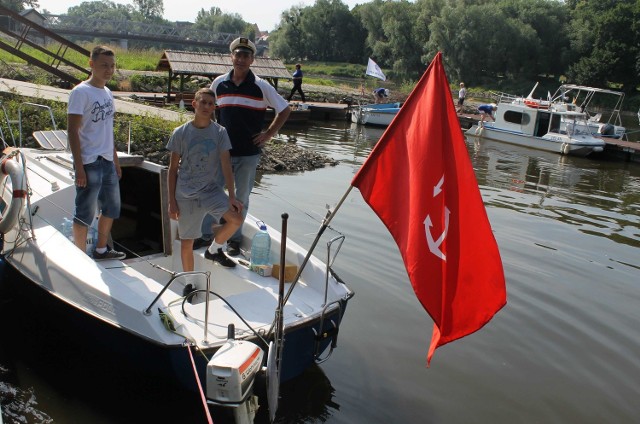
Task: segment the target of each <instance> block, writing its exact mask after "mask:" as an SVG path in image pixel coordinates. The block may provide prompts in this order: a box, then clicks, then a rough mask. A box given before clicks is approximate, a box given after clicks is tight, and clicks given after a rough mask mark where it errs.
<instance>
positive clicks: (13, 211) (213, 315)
mask: <svg viewBox="0 0 640 424" xmlns="http://www.w3.org/2000/svg"><path fill="white" fill-rule="evenodd" d="M34 138H35V140H37V141H38V143H39V144H40V147H38V148H23V147H21V146H13V147H10V146H8V145H7V143H4V147H5V149H4V152H3V155H2V158H1V161H0V163H1V167H0V169H1V174H0V175H1V178H0V187H1V188H2V190H1V192H0V195H1V198H0V203H1V205H0V211H1V212H0V218H1V219H0V255H1V256H2V257H3V259H4V261H5V262H6V263H7V264H8V265H9V266H10V267H12V268H13V269H14V270H15V271H17V272H18V273H19V274H20V275H22V276H23V277H25V278H24V280H25V281H26V282H28V283H27V284H21V286H22V287H17V289H20V290H24V291H25V292H27V293H30V294H29V295H27V296H26V299H28V300H29V303H27V304H25V305H24V308H25V311H28V310H29V308H36V307H38V306H37V305H36V303H35V301H34V302H33V304H31V300H32V299H35V298H36V297H37V298H39V299H43V303H45V304H48V305H52V306H54V307H55V309H56V310H64V311H65V314H68V315H70V316H72V317H73V318H72V321H73V322H77V323H78V326H79V327H82V328H83V329H84V330H88V331H83V332H79V333H78V334H81V333H82V334H85V335H86V334H89V336H88V337H87V339H86V341H85V342H86V343H88V344H92V345H95V344H101V345H102V344H104V346H105V347H108V348H109V349H111V348H113V349H114V350H115V351H117V353H118V354H119V355H122V356H124V357H125V358H126V359H127V361H130V362H131V363H133V364H136V366H139V367H140V368H142V369H146V370H148V371H149V372H150V373H153V374H154V375H163V376H166V378H169V379H172V381H175V382H176V384H179V385H180V386H181V387H185V388H187V389H190V390H195V391H198V387H202V389H201V392H204V393H203V396H204V397H206V401H207V403H208V404H209V405H227V406H229V405H231V406H235V407H236V409H242V408H245V407H246V409H247V410H249V409H251V407H252V406H251V404H250V401H249V399H250V398H252V396H251V393H250V392H251V390H250V389H251V386H252V384H253V383H252V381H253V378H254V377H255V376H256V375H257V374H260V373H265V372H266V374H267V380H268V381H270V383H269V385H270V386H271V388H270V391H269V397H270V399H271V398H272V397H273V395H272V394H271V393H272V390H276V395H275V398H276V399H277V386H278V382H279V381H284V380H288V379H291V378H293V377H295V376H297V375H299V374H301V373H302V372H303V371H304V370H305V369H307V368H308V367H310V366H311V365H313V364H315V363H321V362H323V361H325V360H326V359H327V358H328V357H329V356H330V355H331V353H332V351H333V348H334V347H335V346H336V342H337V336H338V329H339V326H340V324H341V322H342V318H343V316H344V313H345V309H346V306H347V303H348V301H349V300H350V299H351V297H352V296H353V292H352V291H351V290H350V289H349V288H348V287H347V286H346V284H345V283H344V282H343V281H341V280H340V278H339V277H338V276H337V275H336V274H335V272H334V271H333V270H332V268H331V263H332V262H333V259H334V258H335V255H336V254H337V251H338V250H339V249H340V246H341V244H342V242H343V241H344V236H340V237H336V238H334V239H332V240H331V241H329V242H328V243H326V246H327V247H326V249H327V251H326V252H324V255H325V256H324V257H326V258H331V259H330V260H329V262H328V263H324V262H322V261H321V260H319V259H318V258H316V257H315V256H313V255H312V254H311V252H312V250H313V248H314V247H315V245H316V244H317V242H318V240H319V237H320V234H321V233H322V231H321V232H319V235H318V237H317V238H316V240H315V241H314V244H313V245H312V246H311V248H310V249H309V250H306V249H304V248H302V247H301V246H299V245H298V244H296V243H295V242H294V241H292V240H289V239H287V238H286V237H285V238H283V237H282V235H281V234H280V232H278V231H277V230H275V229H274V228H273V227H272V226H269V228H268V233H269V235H270V238H271V253H270V255H271V258H272V259H275V261H274V262H275V263H274V264H273V268H274V269H276V268H280V269H284V270H285V272H284V281H281V280H280V279H279V278H278V277H280V274H281V273H280V272H278V271H277V270H275V271H273V276H271V274H270V273H269V272H266V268H265V269H261V270H260V272H256V271H257V270H252V269H251V268H250V266H249V261H248V254H247V251H248V250H249V249H250V244H251V239H252V237H253V235H254V234H255V233H256V232H257V231H258V226H257V218H255V217H253V216H251V215H247V219H246V221H245V225H244V230H243V241H242V243H241V246H240V249H241V252H242V253H243V256H244V255H247V257H243V256H239V257H236V258H232V260H233V261H234V262H235V263H236V266H235V267H234V268H223V267H221V266H218V265H217V264H214V263H213V262H212V261H209V260H207V259H206V258H205V256H204V253H205V248H200V249H198V250H196V251H194V256H195V271H193V272H183V270H182V267H181V258H180V240H179V238H178V234H177V222H176V221H172V220H170V219H169V215H168V205H167V201H168V200H167V196H166V192H167V186H166V182H167V172H168V171H167V168H166V167H165V166H161V165H157V164H154V163H151V162H148V161H146V160H144V158H143V157H141V156H132V155H128V154H125V153H119V154H118V156H119V160H120V165H121V168H122V179H121V183H120V190H121V199H122V211H121V217H120V218H119V219H117V220H115V221H114V225H113V228H112V233H111V235H110V236H111V239H112V242H113V244H114V247H115V248H117V250H120V251H124V252H126V254H127V257H126V258H125V259H122V260H104V261H95V260H93V259H92V258H91V257H89V256H88V255H87V254H86V252H85V251H84V250H81V249H78V248H77V247H76V246H75V244H74V243H73V242H72V241H71V240H70V239H69V234H68V228H69V227H68V223H69V221H68V219H69V218H71V217H72V215H73V214H72V210H73V205H74V198H75V193H76V190H75V184H74V170H73V161H72V157H71V153H70V151H69V149H68V146H67V144H68V143H67V139H66V132H64V131H60V130H57V131H37V132H36V133H34ZM3 142H4V140H3ZM65 224H67V225H66V226H65ZM283 224H284V223H283ZM285 228H286V227H285ZM321 229H324V228H321ZM283 233H285V234H286V232H284V231H283ZM274 277H275V278H274ZM188 284H192V285H193V286H195V287H196V289H197V290H196V291H194V292H188V290H185V288H186V287H187V285H188ZM285 292H286V294H285ZM52 319H55V318H54V317H52ZM192 363H193V365H192ZM274 369H275V370H276V371H274ZM194 370H195V372H194ZM234 379H235V380H234ZM232 380H233V381H232ZM274 385H275V386H276V388H275V389H273V386H274ZM232 388H233V389H232ZM201 394H202V393H201ZM247 402H249V403H247ZM245 404H246V406H245ZM270 409H271V407H270ZM274 413H275V412H274Z"/></svg>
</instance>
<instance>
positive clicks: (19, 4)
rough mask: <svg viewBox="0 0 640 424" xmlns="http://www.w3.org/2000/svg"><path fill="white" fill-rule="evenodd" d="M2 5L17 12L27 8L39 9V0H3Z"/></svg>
mask: <svg viewBox="0 0 640 424" xmlns="http://www.w3.org/2000/svg"><path fill="white" fill-rule="evenodd" d="M2 5H3V6H4V7H6V8H7V9H11V10H13V11H15V12H22V11H23V10H25V9H27V8H29V7H30V8H33V9H38V8H39V7H40V6H39V5H38V0H2Z"/></svg>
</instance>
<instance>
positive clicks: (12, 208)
mask: <svg viewBox="0 0 640 424" xmlns="http://www.w3.org/2000/svg"><path fill="white" fill-rule="evenodd" d="M13 157H14V155H11V156H5V157H4V158H2V163H1V165H0V186H4V184H5V180H6V178H7V177H9V178H10V179H11V187H12V189H13V192H12V196H11V203H10V204H9V207H8V208H7V209H5V210H4V211H3V212H0V233H2V234H5V233H7V232H8V231H9V230H11V229H12V228H13V226H14V225H15V223H16V221H17V219H18V217H19V216H20V214H21V213H22V211H23V209H24V207H25V205H26V201H27V190H26V184H25V178H24V171H23V169H22V166H20V164H19V163H18V162H17V161H15V160H12V159H13Z"/></svg>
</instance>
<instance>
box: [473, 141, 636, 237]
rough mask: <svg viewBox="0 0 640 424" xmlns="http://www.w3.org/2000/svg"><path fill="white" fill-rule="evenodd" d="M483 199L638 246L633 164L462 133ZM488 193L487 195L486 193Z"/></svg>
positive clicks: (634, 169) (634, 167)
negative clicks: (601, 159)
mask: <svg viewBox="0 0 640 424" xmlns="http://www.w3.org/2000/svg"><path fill="white" fill-rule="evenodd" d="M467 146H468V148H469V150H470V152H472V154H471V159H472V163H473V166H474V169H475V172H476V177H477V179H478V183H479V184H480V186H481V187H483V188H485V189H487V188H498V189H500V194H499V195H496V193H495V191H492V190H487V191H486V193H485V202H486V204H487V205H491V206H495V207H503V208H509V209H513V210H516V211H519V212H521V213H525V214H528V215H535V216H542V217H546V218H550V219H556V220H559V221H561V222H564V223H567V224H570V225H573V226H576V227H579V229H580V231H583V232H585V233H588V234H591V235H597V236H600V237H606V238H609V239H611V240H613V241H615V242H617V243H624V244H628V245H631V246H634V247H640V238H639V237H638V235H639V234H640V221H639V220H638V217H637V211H638V210H640V170H639V167H638V166H637V165H635V164H629V163H625V162H607V161H597V160H590V159H585V158H576V157H571V156H562V155H556V154H553V153H547V152H542V151H536V150H533V149H527V148H524V147H518V146H511V145H507V144H504V143H499V142H494V141H488V140H480V141H478V139H477V138H475V137H472V138H469V139H467ZM492 194H493V195H492Z"/></svg>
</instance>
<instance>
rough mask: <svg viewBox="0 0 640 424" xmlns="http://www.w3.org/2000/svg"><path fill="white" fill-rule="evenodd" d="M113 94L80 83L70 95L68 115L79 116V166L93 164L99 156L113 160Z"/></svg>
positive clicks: (85, 83) (107, 90)
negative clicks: (80, 120) (80, 122)
mask: <svg viewBox="0 0 640 424" xmlns="http://www.w3.org/2000/svg"><path fill="white" fill-rule="evenodd" d="M114 103H115V102H114V101H113V94H112V93H111V90H109V89H108V88H107V87H104V88H97V87H94V86H92V85H91V84H89V83H88V82H87V81H83V82H81V83H80V84H78V85H77V86H76V87H75V88H74V89H73V90H71V94H69V106H68V108H67V113H68V114H69V115H82V124H81V125H80V152H81V154H82V163H83V164H85V165H86V164H88V163H91V162H95V161H96V160H97V159H98V156H102V157H103V158H105V159H107V160H110V161H113V145H114V144H113V143H114V141H113V140H114V139H113V117H114V115H115V113H116V107H115V104H114Z"/></svg>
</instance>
